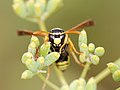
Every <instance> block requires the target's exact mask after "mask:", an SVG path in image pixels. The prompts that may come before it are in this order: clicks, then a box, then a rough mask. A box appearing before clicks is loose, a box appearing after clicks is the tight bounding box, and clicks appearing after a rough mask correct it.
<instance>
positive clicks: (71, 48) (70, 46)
mask: <svg viewBox="0 0 120 90" xmlns="http://www.w3.org/2000/svg"><path fill="white" fill-rule="evenodd" d="M68 41H69V48H70V52H71V54H72V56H73V58H74V60H75V62H76V63H77V64H79V65H80V66H82V67H84V64H82V63H81V62H80V61H79V60H78V58H77V57H76V55H75V53H77V54H79V55H81V54H82V52H78V51H77V50H76V49H75V47H74V45H73V43H72V41H71V40H70V38H68ZM74 52H75V53H74Z"/></svg>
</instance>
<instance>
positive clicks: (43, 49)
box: [40, 42, 50, 57]
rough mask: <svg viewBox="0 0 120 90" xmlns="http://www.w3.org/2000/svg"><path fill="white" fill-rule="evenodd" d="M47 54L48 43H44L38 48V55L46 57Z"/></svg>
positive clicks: (48, 50) (48, 49)
mask: <svg viewBox="0 0 120 90" xmlns="http://www.w3.org/2000/svg"><path fill="white" fill-rule="evenodd" d="M49 52H50V42H46V43H44V44H43V45H42V46H41V47H40V55H41V56H43V57H46V55H48V53H49Z"/></svg>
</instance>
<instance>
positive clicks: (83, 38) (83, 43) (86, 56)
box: [78, 30, 105, 65]
mask: <svg viewBox="0 0 120 90" xmlns="http://www.w3.org/2000/svg"><path fill="white" fill-rule="evenodd" d="M78 46H79V48H80V52H83V53H82V54H81V55H80V56H79V59H80V61H81V62H88V63H92V64H94V65H98V64H99V60H100V58H99V57H101V56H103V55H104V53H105V49H104V48H103V47H96V48H95V45H94V44H93V43H89V44H88V45H87V34H86V32H85V30H82V31H81V33H80V35H79V40H78Z"/></svg>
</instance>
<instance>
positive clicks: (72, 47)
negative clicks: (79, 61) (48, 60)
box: [68, 38, 82, 55]
mask: <svg viewBox="0 0 120 90" xmlns="http://www.w3.org/2000/svg"><path fill="white" fill-rule="evenodd" d="M68 42H69V45H70V47H71V48H70V50H71V51H74V52H75V53H76V54H78V55H80V54H82V52H79V51H77V50H76V49H75V46H74V45H73V43H72V41H71V40H70V38H68Z"/></svg>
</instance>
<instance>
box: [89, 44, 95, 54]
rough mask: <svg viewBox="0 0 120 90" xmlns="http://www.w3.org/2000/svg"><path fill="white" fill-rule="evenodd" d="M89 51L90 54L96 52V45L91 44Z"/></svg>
mask: <svg viewBox="0 0 120 90" xmlns="http://www.w3.org/2000/svg"><path fill="white" fill-rule="evenodd" d="M88 50H89V52H90V53H93V52H94V50H95V45H94V44H93V43H90V44H89V45H88Z"/></svg>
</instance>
